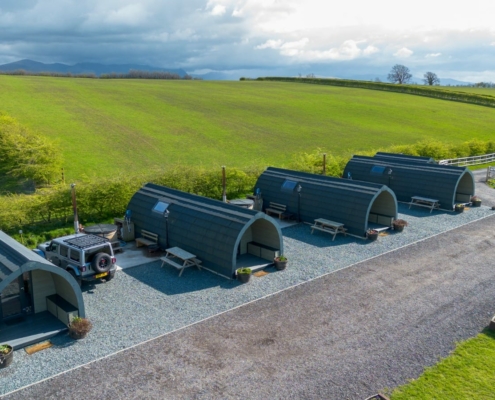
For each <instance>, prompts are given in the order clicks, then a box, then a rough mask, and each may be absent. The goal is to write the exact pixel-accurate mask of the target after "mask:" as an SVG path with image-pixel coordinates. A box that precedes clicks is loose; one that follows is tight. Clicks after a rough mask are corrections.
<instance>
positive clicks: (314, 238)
mask: <svg viewBox="0 0 495 400" xmlns="http://www.w3.org/2000/svg"><path fill="white" fill-rule="evenodd" d="M282 234H283V236H284V237H287V238H290V239H294V240H297V241H299V242H303V243H306V244H309V245H311V246H314V247H319V248H330V247H335V246H342V245H346V244H349V243H352V242H354V241H356V240H357V241H360V240H359V239H357V238H353V237H352V236H343V235H342V234H338V235H337V236H335V240H334V241H332V236H331V235H329V234H327V233H325V232H318V231H315V232H314V233H313V234H311V227H310V226H309V225H297V226H293V227H290V228H285V229H284V230H283V231H282Z"/></svg>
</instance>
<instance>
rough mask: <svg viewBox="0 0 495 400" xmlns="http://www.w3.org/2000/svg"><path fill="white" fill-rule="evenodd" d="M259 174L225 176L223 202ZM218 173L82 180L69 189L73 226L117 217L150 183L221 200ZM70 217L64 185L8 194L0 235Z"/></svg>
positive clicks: (184, 170)
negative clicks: (73, 192)
mask: <svg viewBox="0 0 495 400" xmlns="http://www.w3.org/2000/svg"><path fill="white" fill-rule="evenodd" d="M261 171H262V169H261V168H254V167H253V168H250V169H246V170H239V169H231V168H228V169H227V170H226V178H227V179H226V182H227V193H228V195H229V198H235V197H239V196H242V195H244V194H246V193H249V192H251V191H252V188H253V186H254V184H255V182H256V179H257V178H258V176H259V175H260V173H261ZM221 181H222V177H221V170H220V169H219V170H206V169H204V168H200V167H196V168H195V167H183V166H180V167H179V166H177V167H175V168H171V169H168V170H156V171H152V172H150V173H149V174H146V175H136V176H123V175H122V176H116V177H113V178H111V179H98V180H92V181H90V180H86V181H82V182H77V183H76V186H75V190H76V198H77V209H78V216H79V220H80V221H81V222H82V223H84V222H85V221H102V220H105V219H107V218H111V217H116V216H123V215H124V213H125V210H126V208H127V204H128V203H129V200H130V199H131V197H132V195H133V194H134V193H135V192H136V191H137V190H138V189H139V188H140V187H141V186H142V185H143V184H145V183H146V182H154V183H157V184H160V185H165V186H169V187H172V188H176V189H179V190H183V191H185V192H189V193H196V194H199V195H202V196H206V197H210V198H216V199H221V198H222V185H221ZM72 217H73V208H72V197H71V188H70V185H68V184H66V185H62V184H60V185H56V186H53V187H50V188H43V189H40V190H37V191H36V193H35V194H30V195H26V194H11V195H6V196H3V197H2V201H1V202H0V230H4V231H7V232H17V231H18V230H19V229H22V228H24V227H26V226H30V225H35V224H39V223H52V222H54V221H65V222H67V221H69V220H71V219H72Z"/></svg>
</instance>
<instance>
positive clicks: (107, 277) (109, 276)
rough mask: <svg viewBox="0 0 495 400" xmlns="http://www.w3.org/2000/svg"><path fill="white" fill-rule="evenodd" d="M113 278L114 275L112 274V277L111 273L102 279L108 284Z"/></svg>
mask: <svg viewBox="0 0 495 400" xmlns="http://www.w3.org/2000/svg"><path fill="white" fill-rule="evenodd" d="M114 277H115V274H114V275H112V274H111V273H108V275H107V276H105V278H104V279H105V281H107V282H109V281H111V280H112V279H113V278H114Z"/></svg>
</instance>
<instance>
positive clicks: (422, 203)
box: [409, 196, 440, 214]
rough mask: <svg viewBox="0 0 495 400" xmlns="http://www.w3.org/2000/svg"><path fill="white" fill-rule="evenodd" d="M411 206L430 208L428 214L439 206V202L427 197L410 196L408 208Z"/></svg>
mask: <svg viewBox="0 0 495 400" xmlns="http://www.w3.org/2000/svg"><path fill="white" fill-rule="evenodd" d="M411 206H418V207H426V208H429V209H430V214H431V212H432V211H433V210H436V209H438V208H439V207H440V203H439V202H438V200H437V199H430V198H428V197H421V196H412V197H411V202H410V203H409V208H411Z"/></svg>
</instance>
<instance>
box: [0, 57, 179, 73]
mask: <svg viewBox="0 0 495 400" xmlns="http://www.w3.org/2000/svg"><path fill="white" fill-rule="evenodd" d="M20 69H23V70H25V71H28V72H60V73H71V74H95V75H97V76H100V75H101V74H109V73H112V72H115V73H120V74H124V73H127V72H129V71H130V70H131V69H134V70H140V71H160V72H171V73H174V74H178V75H179V76H181V77H184V75H187V72H186V71H184V70H183V69H181V68H158V67H152V66H149V65H139V64H112V65H105V64H98V63H78V64H75V65H67V64H60V63H55V64H44V63H41V62H38V61H33V60H20V61H16V62H13V63H9V64H3V65H0V71H17V70H20Z"/></svg>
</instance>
